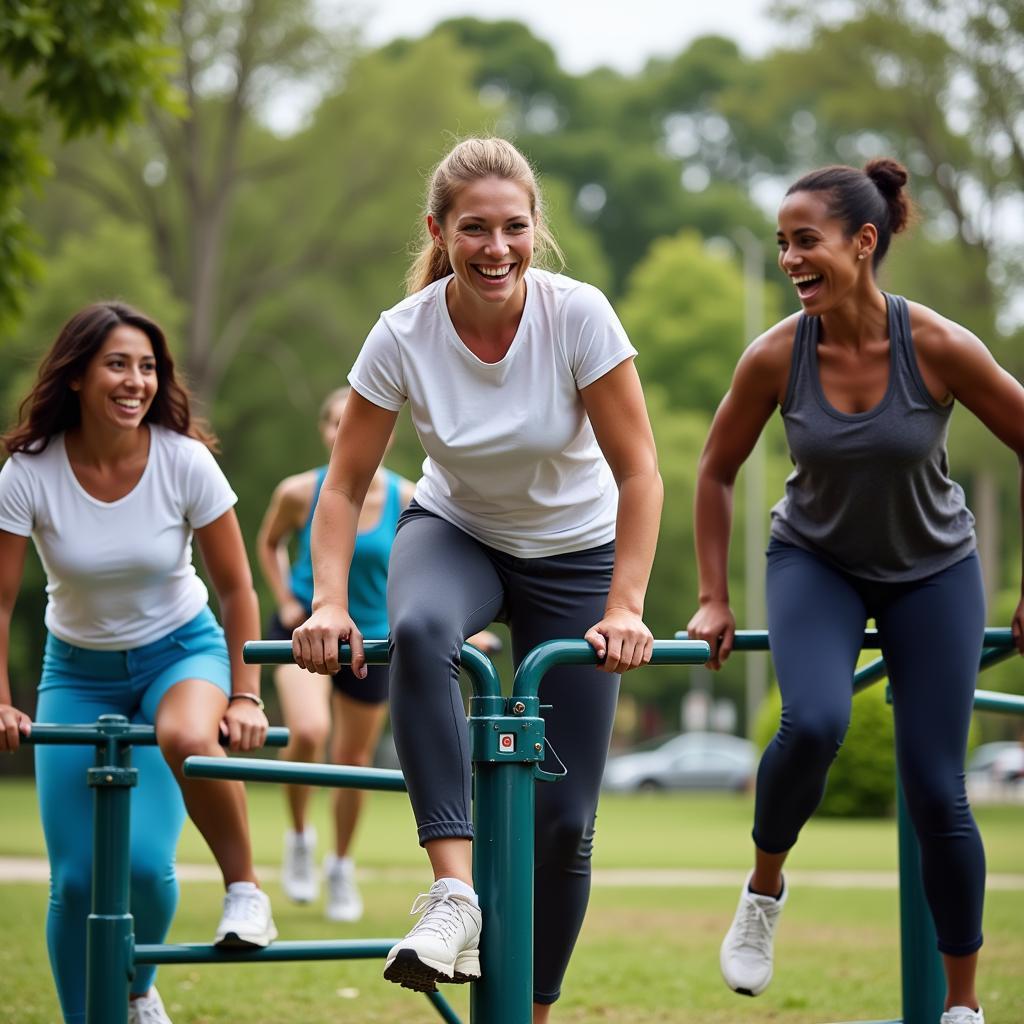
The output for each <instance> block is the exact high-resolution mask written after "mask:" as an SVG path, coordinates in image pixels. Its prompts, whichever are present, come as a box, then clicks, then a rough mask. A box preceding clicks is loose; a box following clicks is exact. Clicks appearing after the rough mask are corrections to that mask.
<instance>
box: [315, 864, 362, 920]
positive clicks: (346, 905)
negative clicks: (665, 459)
mask: <svg viewBox="0 0 1024 1024" xmlns="http://www.w3.org/2000/svg"><path fill="white" fill-rule="evenodd" d="M324 881H325V883H326V885H327V907H326V909H325V911H324V912H325V914H326V915H327V920H328V921H358V920H359V918H361V917H362V916H363V898H362V896H360V895H359V887H358V886H357V885H356V866H355V863H354V862H353V860H352V858H351V857H338V856H336V855H335V854H333V853H329V854H327V856H326V857H325V858H324Z"/></svg>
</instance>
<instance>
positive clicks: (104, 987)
mask: <svg viewBox="0 0 1024 1024" xmlns="http://www.w3.org/2000/svg"><path fill="white" fill-rule="evenodd" d="M94 729H95V731H96V732H97V733H98V734H99V736H98V740H99V742H98V744H97V747H96V766H95V767H94V768H90V769H89V771H88V784H89V785H90V786H91V787H92V788H93V793H94V800H93V862H92V912H91V913H90V914H89V918H88V921H87V923H86V953H85V970H86V990H85V1013H86V1020H87V1021H89V1022H90V1024H92V1022H97V1024H98V1022H100V1021H102V1022H103V1024H127V1020H128V985H129V983H130V982H131V979H132V976H133V974H134V968H133V967H132V956H131V948H132V937H133V936H132V930H133V921H132V915H131V911H130V908H129V891H128V883H129V877H130V870H131V854H130V850H129V832H128V818H129V814H130V811H131V802H130V800H131V788H132V786H134V785H136V784H137V782H138V775H139V773H138V769H137V768H132V767H131V748H130V747H129V746H128V745H127V744H125V743H124V742H123V741H122V737H123V735H124V734H127V733H128V732H129V731H130V726H129V725H128V719H127V718H125V717H123V716H122V715H103V716H101V717H100V719H99V721H98V722H97V723H96V726H95V727H94ZM37 741H38V737H37Z"/></svg>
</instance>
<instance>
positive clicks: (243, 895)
mask: <svg viewBox="0 0 1024 1024" xmlns="http://www.w3.org/2000/svg"><path fill="white" fill-rule="evenodd" d="M276 938H277V929H276V928H275V927H274V919H273V918H272V917H271V916H270V900H269V899H268V897H267V894H266V893H265V892H264V891H263V890H262V889H260V888H258V887H257V886H256V885H254V884H253V883H252V882H232V883H231V884H230V885H229V886H228V891H227V892H226V893H225V894H224V913H223V915H222V916H221V919H220V924H219V925H218V926H217V935H216V937H215V938H214V940H213V944H214V945H215V946H225V947H227V948H230V949H239V948H241V949H245V948H248V947H260V948H262V947H263V946H269V945H270V943H271V942H273V941H274V939H276Z"/></svg>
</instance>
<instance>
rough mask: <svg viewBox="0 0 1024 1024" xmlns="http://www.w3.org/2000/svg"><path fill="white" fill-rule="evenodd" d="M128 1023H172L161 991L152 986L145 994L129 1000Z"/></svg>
mask: <svg viewBox="0 0 1024 1024" xmlns="http://www.w3.org/2000/svg"><path fill="white" fill-rule="evenodd" d="M128 1024H171V1018H170V1017H168V1016H167V1011H166V1010H165V1009H164V1002H163V1000H162V999H161V998H160V993H159V992H157V990H156V989H155V988H151V989H150V990H149V991H148V992H147V993H146V994H145V995H144V996H139V998H138V999H129V1000H128Z"/></svg>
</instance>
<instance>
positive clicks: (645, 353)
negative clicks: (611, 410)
mask: <svg viewBox="0 0 1024 1024" xmlns="http://www.w3.org/2000/svg"><path fill="white" fill-rule="evenodd" d="M743 289H744V282H743V277H742V274H741V273H740V268H739V267H738V266H737V262H736V259H735V258H734V256H733V255H732V253H731V252H730V250H729V249H728V248H726V247H725V246H722V245H718V246H711V245H709V244H708V243H707V242H705V241H704V240H703V239H702V238H701V237H700V236H699V235H698V234H697V233H696V232H694V231H689V230H686V231H682V232H680V233H679V234H678V235H675V236H674V237H671V238H660V239H658V240H657V241H656V242H655V243H654V244H653V245H652V246H651V249H650V252H649V253H648V255H647V257H646V258H645V259H644V260H643V261H642V262H641V263H640V264H638V265H637V266H636V268H635V269H634V270H633V272H632V274H631V275H630V278H629V281H628V284H627V289H626V293H625V295H624V296H623V298H622V302H621V303H620V306H619V311H620V313H621V315H622V321H623V324H624V325H625V327H626V330H627V332H628V333H629V336H630V338H631V339H632V341H633V344H634V345H636V347H637V349H638V350H639V351H640V354H641V361H642V365H643V368H644V374H645V376H646V377H647V378H648V379H649V380H652V381H657V382H658V383H659V384H660V385H661V386H662V387H664V388H666V389H667V390H668V392H669V393H670V394H671V396H672V401H673V402H674V403H676V404H677V405H679V406H681V407H683V408H685V409H700V410H703V411H704V412H705V413H706V414H710V413H712V412H714V410H715V409H716V408H717V407H718V403H719V402H720V401H721V400H722V395H723V394H724V393H725V390H726V388H727V387H728V382H729V379H730V377H731V376H732V371H733V368H734V367H735V365H736V361H737V360H738V359H739V356H740V353H741V352H742V351H743V349H744V348H745V346H746V345H747V343H748V342H749V341H751V340H752V339H750V338H747V337H746V334H745V332H746V324H745V322H744V314H743V309H744V292H743ZM773 307H774V302H773V301H770V302H769V309H768V311H767V315H766V323H765V324H763V325H762V326H767V323H768V322H771V321H772V320H774V319H775V316H774V308H773Z"/></svg>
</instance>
